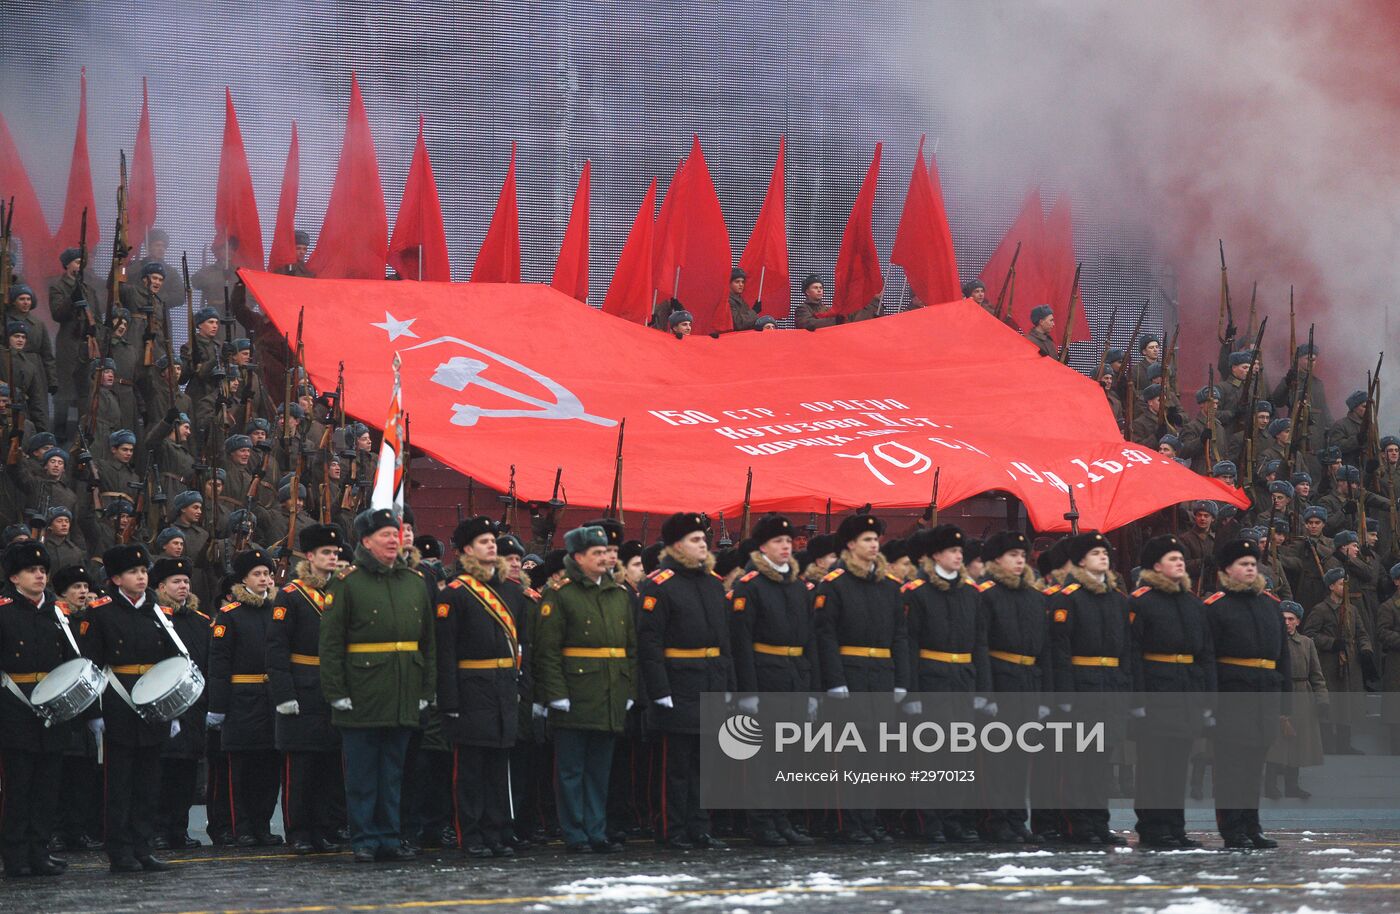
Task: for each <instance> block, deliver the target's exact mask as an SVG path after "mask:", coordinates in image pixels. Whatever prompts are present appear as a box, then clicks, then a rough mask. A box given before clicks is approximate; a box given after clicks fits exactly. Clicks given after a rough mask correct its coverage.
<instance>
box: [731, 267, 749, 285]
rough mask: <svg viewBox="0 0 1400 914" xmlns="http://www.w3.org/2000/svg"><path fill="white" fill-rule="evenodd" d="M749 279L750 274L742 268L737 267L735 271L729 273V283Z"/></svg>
mask: <svg viewBox="0 0 1400 914" xmlns="http://www.w3.org/2000/svg"><path fill="white" fill-rule="evenodd" d="M748 278H749V274H747V273H745V272H744V270H743V268H742V267H735V268H734V269H732V270H730V271H729V281H730V282H733V281H734V280H736V279H748Z"/></svg>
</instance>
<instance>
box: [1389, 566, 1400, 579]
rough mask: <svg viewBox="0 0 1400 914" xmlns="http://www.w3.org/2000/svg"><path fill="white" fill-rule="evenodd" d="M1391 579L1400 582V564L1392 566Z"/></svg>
mask: <svg viewBox="0 0 1400 914" xmlns="http://www.w3.org/2000/svg"><path fill="white" fill-rule="evenodd" d="M1390 578H1391V580H1394V581H1400V562H1396V563H1395V564H1394V565H1391V566H1390Z"/></svg>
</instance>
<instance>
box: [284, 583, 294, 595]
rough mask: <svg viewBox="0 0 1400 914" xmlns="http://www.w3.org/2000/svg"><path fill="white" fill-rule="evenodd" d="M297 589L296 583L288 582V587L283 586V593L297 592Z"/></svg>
mask: <svg viewBox="0 0 1400 914" xmlns="http://www.w3.org/2000/svg"><path fill="white" fill-rule="evenodd" d="M296 589H297V585H295V584H288V585H287V586H286V587H283V588H282V592H283V593H295V592H296Z"/></svg>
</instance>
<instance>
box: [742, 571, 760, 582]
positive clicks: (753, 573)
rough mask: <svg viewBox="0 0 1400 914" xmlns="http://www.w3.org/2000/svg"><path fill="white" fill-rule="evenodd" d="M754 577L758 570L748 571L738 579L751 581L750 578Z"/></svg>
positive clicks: (756, 575)
mask: <svg viewBox="0 0 1400 914" xmlns="http://www.w3.org/2000/svg"><path fill="white" fill-rule="evenodd" d="M756 577H758V572H757V571H750V572H749V573H748V574H746V575H744V576H743V577H742V578H740V579H739V580H741V581H752V580H753V579H754V578H756Z"/></svg>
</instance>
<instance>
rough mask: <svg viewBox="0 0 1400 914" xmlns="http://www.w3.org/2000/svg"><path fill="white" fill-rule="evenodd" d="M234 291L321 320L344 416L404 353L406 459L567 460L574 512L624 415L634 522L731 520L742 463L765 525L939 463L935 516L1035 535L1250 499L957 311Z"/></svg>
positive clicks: (496, 294)
mask: <svg viewBox="0 0 1400 914" xmlns="http://www.w3.org/2000/svg"><path fill="white" fill-rule="evenodd" d="M243 278H244V280H245V281H246V282H247V283H248V286H249V288H250V290H251V291H252V294H253V295H254V296H256V297H257V299H258V300H259V301H260V302H261V304H262V306H263V309H264V310H265V311H266V312H267V313H268V314H269V315H270V316H271V318H272V319H273V321H274V322H275V323H276V324H277V325H278V327H279V328H281V329H282V330H284V331H287V332H291V328H293V327H294V326H295V322H296V319H297V313H298V310H299V309H300V308H301V306H302V305H303V304H305V305H306V306H307V308H308V310H311V311H313V312H314V313H320V314H331V315H334V316H335V319H334V320H310V321H307V322H306V327H305V333H306V356H307V367H308V369H309V371H310V372H311V376H312V379H313V380H314V381H315V382H316V383H317V384H318V385H320V386H321V387H322V388H329V387H331V386H332V385H333V384H334V383H335V378H336V370H337V367H338V366H339V365H340V364H341V363H342V362H343V363H344V365H345V382H346V391H347V401H346V406H347V408H348V409H349V411H350V412H351V413H352V414H353V415H355V416H357V417H359V418H361V419H367V420H370V421H374V422H378V417H379V416H381V415H383V412H384V410H385V408H386V406H387V404H388V402H389V398H390V392H391V388H392V384H393V372H392V368H391V359H392V353H391V349H394V350H397V351H398V352H399V353H400V354H401V355H402V358H403V370H402V381H403V387H402V396H403V404H404V407H405V408H406V409H408V410H410V411H411V412H412V413H413V417H414V423H413V430H414V435H413V441H414V444H415V445H418V446H419V447H422V448H423V449H424V450H426V451H427V452H428V453H429V454H431V455H432V456H433V457H435V458H437V459H438V460H441V461H443V462H444V463H447V464H448V465H450V466H452V467H454V468H455V469H457V470H459V471H461V472H463V473H467V474H470V475H472V476H474V477H475V478H476V479H478V480H480V481H482V482H484V483H486V484H487V485H489V486H492V487H495V488H497V489H500V490H502V491H504V489H505V488H506V487H507V486H508V484H509V467H510V465H511V464H512V463H513V464H515V465H516V483H517V489H518V493H519V495H520V497H522V498H526V499H541V498H548V497H549V492H550V490H551V487H552V485H553V482H554V471H555V467H556V466H559V465H560V463H561V461H562V464H563V468H564V481H565V485H566V486H567V487H568V490H569V501H570V503H571V504H574V505H578V506H590V507H601V506H603V505H606V504H607V503H608V500H609V497H610V494H611V492H612V485H613V468H614V461H613V454H614V449H615V447H616V444H617V431H618V429H617V423H618V421H620V420H621V419H623V418H626V419H627V438H626V443H625V445H624V452H623V457H624V461H625V471H624V480H625V484H624V488H623V502H624V505H625V507H626V508H627V510H628V511H648V512H651V513H653V514H662V513H668V512H671V511H677V510H691V511H695V510H703V511H709V512H711V513H712V514H717V513H718V512H719V511H720V510H723V511H724V512H725V513H726V514H727V515H728V516H730V517H737V516H738V514H739V508H740V504H739V503H740V502H741V500H742V495H743V491H744V485H743V483H744V476H745V471H746V469H747V468H749V467H752V468H753V473H754V484H753V505H752V507H753V510H755V511H757V512H760V513H761V512H763V511H767V510H786V511H793V512H809V511H818V510H823V509H824V508H825V505H826V500H827V498H828V497H830V498H831V499H832V502H833V505H834V507H835V508H837V509H849V508H853V507H855V506H857V505H861V504H864V503H865V502H870V503H871V504H873V505H874V506H875V507H877V508H921V507H922V506H924V505H925V504H927V502H928V498H929V490H930V487H931V484H932V483H931V480H932V476H933V469H934V467H941V468H942V476H941V483H940V501H941V502H942V504H944V505H951V504H954V503H956V502H958V501H961V500H963V499H966V498H969V497H971V496H973V495H975V494H977V493H980V492H984V491H987V490H990V489H1003V490H1006V491H1010V492H1012V493H1014V494H1015V495H1017V496H1018V497H1019V498H1021V499H1022V500H1023V501H1024V502H1025V503H1026V506H1027V509H1028V510H1029V512H1030V517H1031V520H1032V522H1033V523H1034V524H1035V526H1036V527H1037V529H1042V530H1060V529H1064V528H1065V526H1066V523H1065V521H1064V519H1063V515H1064V513H1065V511H1066V510H1067V508H1068V497H1067V496H1066V494H1065V492H1064V491H1063V490H1062V489H1061V488H1060V487H1059V485H1064V486H1067V487H1073V490H1074V491H1075V494H1076V500H1077V503H1078V507H1079V511H1080V514H1081V524H1082V525H1083V526H1084V527H1085V528H1086V529H1087V528H1091V527H1092V528H1100V529H1109V528H1113V527H1116V526H1119V525H1121V524H1124V523H1126V522H1128V521H1130V520H1133V519H1134V518H1137V517H1140V516H1142V515H1144V514H1147V513H1149V512H1151V511H1154V510H1157V509H1160V508H1162V507H1165V506H1167V505H1171V504H1175V503H1176V502H1180V501H1185V500H1189V499H1195V498H1207V499H1214V500H1218V501H1225V502H1229V503H1231V504H1235V505H1238V506H1240V507H1245V506H1247V505H1248V504H1249V501H1248V499H1247V497H1246V496H1245V495H1244V494H1243V493H1241V492H1237V491H1235V490H1231V489H1229V488H1227V487H1226V486H1225V485H1223V484H1221V483H1219V482H1217V481H1216V480H1213V479H1207V478H1205V477H1201V476H1198V475H1196V474H1194V473H1192V472H1191V471H1190V470H1188V469H1186V468H1185V467H1182V466H1180V465H1179V464H1177V463H1175V462H1173V461H1171V460H1169V459H1167V458H1165V457H1163V456H1161V455H1160V454H1156V453H1154V452H1152V451H1151V450H1150V449H1147V448H1142V447H1138V446H1137V445H1132V444H1127V443H1125V442H1124V441H1123V440H1122V438H1121V437H1120V436H1119V435H1118V432H1117V426H1116V425H1115V423H1114V420H1113V416H1112V414H1111V412H1110V411H1109V408H1108V404H1107V402H1106V400H1105V399H1104V396H1103V392H1102V391H1101V390H1100V389H1099V388H1098V386H1097V385H1096V384H1094V383H1093V382H1092V381H1090V380H1088V379H1087V378H1085V377H1083V376H1082V375H1080V374H1078V373H1076V372H1074V371H1073V370H1071V369H1069V368H1067V367H1065V366H1063V365H1060V364H1059V363H1057V362H1054V361H1051V360H1049V359H1043V358H1041V357H1040V356H1039V354H1038V353H1037V351H1036V349H1035V347H1034V346H1032V345H1031V344H1030V343H1028V342H1026V341H1025V340H1024V339H1022V338H1020V337H1019V336H1018V335H1017V334H1016V333H1014V332H1013V331H1012V330H1010V329H1009V328H1007V327H1005V326H1002V325H1000V324H998V323H997V322H996V321H995V319H993V318H992V317H991V316H990V315H988V314H987V313H986V312H985V311H983V310H982V309H981V308H980V307H978V306H977V305H975V304H973V303H972V302H970V301H966V300H961V301H956V302H951V303H948V304H940V305H939V306H938V307H932V308H924V309H920V310H917V311H910V312H906V313H903V314H896V315H891V316H888V317H883V318H881V319H879V320H874V321H865V322H862V323H859V324H847V325H845V326H840V327H832V328H829V329H825V330H819V331H817V335H818V336H819V337H820V338H819V339H814V337H813V335H812V334H810V333H799V332H785V331H780V332H778V333H769V334H758V333H734V334H728V335H725V336H722V337H720V338H719V339H710V338H708V337H705V336H690V337H686V338H685V339H683V340H677V339H676V338H675V337H673V336H671V335H670V334H665V333H657V332H655V331H654V330H649V329H647V328H645V327H642V326H640V325H638V324H635V323H631V322H628V321H622V320H617V319H616V318H614V317H613V316H611V315H608V314H603V313H600V312H598V311H596V310H594V309H592V308H587V307H584V306H581V305H579V304H578V303H577V302H575V301H573V300H572V299H571V298H569V297H568V296H566V295H563V294H561V293H559V292H557V291H555V290H554V289H552V288H550V287H548V286H543V285H533V284H532V285H503V284H484V283H452V284H447V283H409V282H402V283H382V282H373V283H371V282H344V281H334V280H310V279H298V278H295V277H289V276H274V275H270V274H266V273H250V272H249V271H246V270H245V271H243ZM386 311H387V312H389V314H390V315H392V316H393V319H392V320H389V319H387V318H386V314H385V312H386ZM375 325H379V326H375ZM521 327H530V328H532V329H531V332H529V333H521V332H520V328H521ZM390 337H396V339H390ZM600 353H603V354H606V353H613V354H617V353H625V357H621V358H618V357H604V358H600V357H599V354H600ZM759 364H762V365H770V366H780V367H781V375H782V383H781V384H767V385H757V386H756V385H755V384H754V383H753V378H752V377H751V376H750V375H748V374H746V373H744V372H739V373H717V372H716V371H715V366H716V365H759ZM989 365H993V366H995V370H994V371H988V370H987V366H989ZM1027 391H1035V392H1036V396H1037V397H1038V398H1039V399H1041V400H1043V401H1044V402H1047V403H1054V404H1055V416H1056V418H1055V421H1053V422H1011V421H1008V416H1011V415H1014V411H1016V410H1019V409H1021V408H1022V407H1023V405H1024V402H1025V397H1026V392H1027ZM677 392H680V393H682V394H683V396H681V397H679V398H678V396H677ZM667 411H673V412H667ZM686 411H689V412H686ZM1078 461H1083V466H1081V465H1080V464H1079V463H1078ZM1096 461H1098V462H1097V463H1096ZM1057 482H1058V484H1057ZM1081 486H1082V488H1081Z"/></svg>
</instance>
